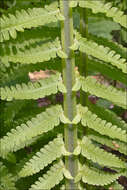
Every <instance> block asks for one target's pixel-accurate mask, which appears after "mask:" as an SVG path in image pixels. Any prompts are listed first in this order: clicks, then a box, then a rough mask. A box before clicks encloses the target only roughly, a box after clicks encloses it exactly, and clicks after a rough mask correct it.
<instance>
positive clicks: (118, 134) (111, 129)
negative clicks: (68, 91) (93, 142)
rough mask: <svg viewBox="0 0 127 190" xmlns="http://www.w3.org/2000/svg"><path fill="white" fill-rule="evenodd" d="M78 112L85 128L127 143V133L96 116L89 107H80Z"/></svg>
mask: <svg viewBox="0 0 127 190" xmlns="http://www.w3.org/2000/svg"><path fill="white" fill-rule="evenodd" d="M78 112H79V113H80V114H81V118H82V119H81V123H82V125H83V126H88V127H89V128H91V129H93V130H95V131H97V132H98V133H100V134H101V135H106V136H109V137H111V138H113V139H119V140H121V141H123V142H127V138H126V137H127V136H126V131H125V130H122V129H121V128H119V127H117V125H112V123H110V122H107V121H106V120H103V119H101V118H100V117H98V116H97V115H96V114H94V113H92V112H91V111H89V110H88V108H87V107H82V106H81V105H79V106H78Z"/></svg>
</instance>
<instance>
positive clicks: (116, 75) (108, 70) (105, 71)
mask: <svg viewBox="0 0 127 190" xmlns="http://www.w3.org/2000/svg"><path fill="white" fill-rule="evenodd" d="M88 70H89V71H93V70H94V71H96V72H99V73H101V74H102V75H104V76H107V77H109V78H110V79H112V80H117V81H119V82H122V83H123V84H125V85H126V83H127V81H126V78H127V76H126V74H125V73H123V72H122V71H121V70H120V69H118V68H116V67H115V66H113V65H110V64H107V63H105V62H103V61H100V60H96V61H95V60H94V59H92V58H90V57H89V59H88Z"/></svg>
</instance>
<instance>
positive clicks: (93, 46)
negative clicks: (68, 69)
mask: <svg viewBox="0 0 127 190" xmlns="http://www.w3.org/2000/svg"><path fill="white" fill-rule="evenodd" d="M75 43H76V44H77V47H78V48H79V50H80V51H81V52H83V53H86V54H88V55H91V56H93V57H95V58H98V59H100V60H102V61H105V62H107V63H110V64H112V65H113V66H116V67H117V68H118V69H121V70H122V72H124V73H127V62H126V59H124V58H122V57H121V55H119V54H117V53H116V52H115V51H114V50H112V49H110V48H109V47H104V46H103V45H98V44H97V43H96V42H94V41H91V40H87V39H86V38H83V37H81V35H80V34H79V33H76V41H75ZM72 49H74V47H73V46H72Z"/></svg>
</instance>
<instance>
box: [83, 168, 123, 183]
mask: <svg viewBox="0 0 127 190" xmlns="http://www.w3.org/2000/svg"><path fill="white" fill-rule="evenodd" d="M80 173H81V177H82V181H83V182H84V183H88V184H90V185H98V186H104V185H108V184H110V183H112V182H114V181H115V180H116V179H118V178H119V177H120V175H121V174H120V173H116V174H112V173H107V172H104V171H102V170H100V169H97V168H93V167H90V166H87V165H83V167H82V169H81V171H80Z"/></svg>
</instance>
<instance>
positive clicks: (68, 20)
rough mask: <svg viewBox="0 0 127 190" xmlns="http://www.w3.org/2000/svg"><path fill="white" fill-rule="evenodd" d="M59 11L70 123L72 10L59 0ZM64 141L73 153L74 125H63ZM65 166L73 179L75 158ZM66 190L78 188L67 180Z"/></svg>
mask: <svg viewBox="0 0 127 190" xmlns="http://www.w3.org/2000/svg"><path fill="white" fill-rule="evenodd" d="M60 9H61V13H62V14H63V15H64V17H65V20H64V21H62V22H61V41H62V49H63V51H64V52H65V53H66V54H67V56H68V58H67V59H62V63H63V82H64V85H65V86H66V89H67V93H66V94H64V114H65V115H66V117H67V118H69V120H71V121H72V119H73V118H74V116H75V115H76V94H75V93H74V92H72V87H73V85H74V83H75V57H74V52H73V51H72V50H70V48H69V47H70V46H71V45H72V44H73V16H72V8H69V0H60ZM64 140H65V147H66V149H67V151H69V152H73V151H74V149H75V147H76V146H77V127H76V125H72V124H68V125H65V130H64ZM65 166H66V168H67V169H68V170H69V172H70V173H71V175H72V176H73V177H75V176H76V174H77V170H78V160H77V157H75V156H67V157H65ZM66 189H67V190H77V189H78V187H77V184H75V183H74V180H67V181H66Z"/></svg>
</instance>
